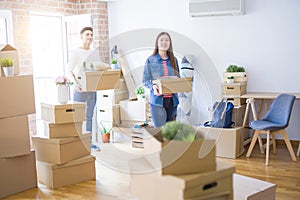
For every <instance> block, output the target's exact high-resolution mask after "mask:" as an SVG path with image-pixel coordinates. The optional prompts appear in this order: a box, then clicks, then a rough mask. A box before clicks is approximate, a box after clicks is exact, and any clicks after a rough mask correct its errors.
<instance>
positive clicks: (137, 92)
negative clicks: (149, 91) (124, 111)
mask: <svg viewBox="0 0 300 200" xmlns="http://www.w3.org/2000/svg"><path fill="white" fill-rule="evenodd" d="M135 93H136V94H145V89H144V87H143V86H140V87H138V88H137V89H136V90H135Z"/></svg>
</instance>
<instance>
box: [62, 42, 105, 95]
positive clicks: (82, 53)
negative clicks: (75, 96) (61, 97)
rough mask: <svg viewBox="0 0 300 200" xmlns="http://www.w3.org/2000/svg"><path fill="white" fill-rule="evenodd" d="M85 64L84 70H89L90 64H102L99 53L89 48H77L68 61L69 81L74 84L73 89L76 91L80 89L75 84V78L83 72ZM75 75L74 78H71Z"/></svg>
mask: <svg viewBox="0 0 300 200" xmlns="http://www.w3.org/2000/svg"><path fill="white" fill-rule="evenodd" d="M84 62H85V65H86V68H87V69H90V66H91V64H93V65H94V66H95V64H97V63H103V62H102V61H101V59H100V56H99V52H98V51H97V50H96V49H94V48H90V49H88V50H85V49H82V48H81V47H78V48H76V49H74V50H73V51H72V52H71V54H70V60H69V63H68V68H69V70H68V71H69V76H70V79H71V80H73V81H74V82H75V89H76V90H78V87H81V86H80V85H78V84H77V80H76V79H75V77H77V75H78V73H79V72H80V71H81V70H83V63H84ZM73 75H75V77H74V76H73Z"/></svg>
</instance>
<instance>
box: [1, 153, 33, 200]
mask: <svg viewBox="0 0 300 200" xmlns="http://www.w3.org/2000/svg"><path fill="white" fill-rule="evenodd" d="M0 177H1V178H0V188H1V189H0V198H1V199H2V198H3V197H6V196H9V195H13V194H16V193H18V192H23V191H25V190H29V189H31V188H35V187H37V176H36V164H35V153H34V151H31V152H30V153H29V154H27V155H23V156H17V157H11V158H1V159H0Z"/></svg>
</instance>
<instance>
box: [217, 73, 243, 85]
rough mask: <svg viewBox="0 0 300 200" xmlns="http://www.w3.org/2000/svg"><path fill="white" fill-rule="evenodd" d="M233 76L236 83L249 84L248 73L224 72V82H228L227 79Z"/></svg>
mask: <svg viewBox="0 0 300 200" xmlns="http://www.w3.org/2000/svg"><path fill="white" fill-rule="evenodd" d="M229 76H233V77H234V82H235V83H241V82H247V81H248V73H247V72H224V74H223V81H224V82H226V81H227V77H229Z"/></svg>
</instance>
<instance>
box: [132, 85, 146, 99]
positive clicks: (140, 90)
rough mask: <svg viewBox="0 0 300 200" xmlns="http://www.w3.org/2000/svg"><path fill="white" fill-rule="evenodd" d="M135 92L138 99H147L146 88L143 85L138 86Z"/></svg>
mask: <svg viewBox="0 0 300 200" xmlns="http://www.w3.org/2000/svg"><path fill="white" fill-rule="evenodd" d="M135 93H136V95H137V99H138V101H144V100H145V99H146V96H145V89H144V87H143V86H140V87H138V88H137V89H136V90H135Z"/></svg>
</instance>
